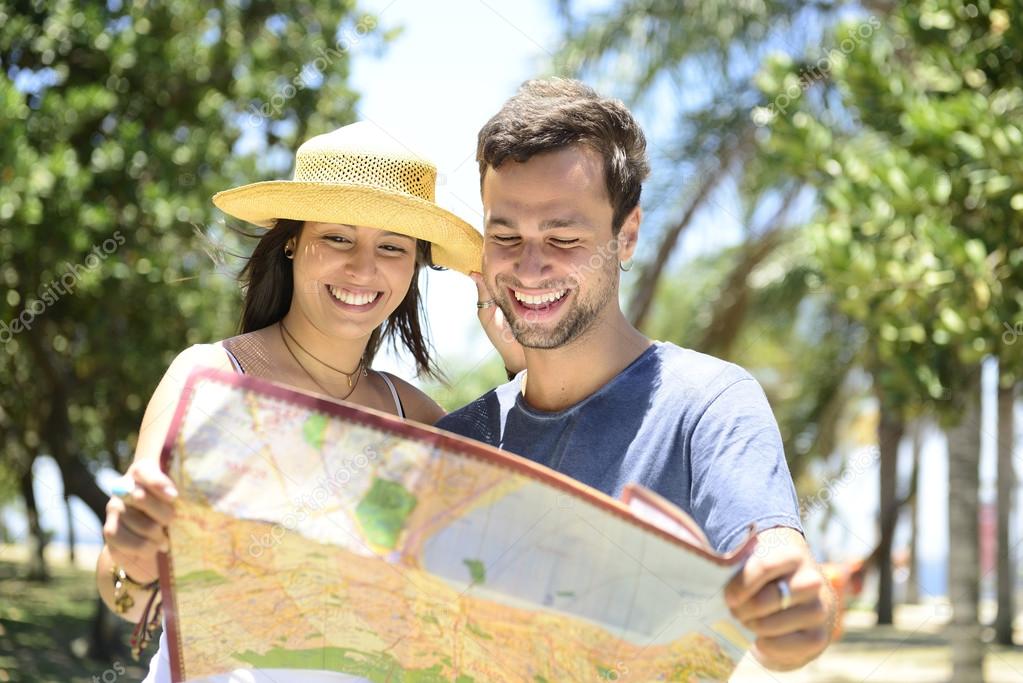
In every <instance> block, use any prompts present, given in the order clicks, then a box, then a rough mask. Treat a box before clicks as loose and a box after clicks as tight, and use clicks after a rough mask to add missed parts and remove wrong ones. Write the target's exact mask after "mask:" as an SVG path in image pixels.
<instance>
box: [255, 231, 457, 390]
mask: <svg viewBox="0 0 1023 683" xmlns="http://www.w3.org/2000/svg"><path fill="white" fill-rule="evenodd" d="M303 225H304V223H303V221H297V220H293V219H290V218H282V219H279V220H278V221H277V223H276V224H275V227H274V228H273V229H271V230H268V231H267V232H266V233H264V234H263V235H262V236H261V237H259V242H258V243H257V244H256V248H255V249H253V250H252V255H251V256H250V257H249V260H248V262H247V263H246V264H245V267H244V268H242V271H241V273H239V275H238V279H239V280H241V282H242V290H243V292H244V294H245V300H244V302H243V304H242V320H241V332H242V333H243V334H244V333H246V332H253V331H255V330H261V329H263V328H264V327H269V326H270V325H273V324H274V323H277V322H280V321H281V320H282V319H283V318H284V316H285V315H286V314H287V313H288V310H289V309H290V308H291V298H292V295H293V293H294V290H295V280H294V273H293V270H292V261H291V259H289V258H288V257H287V256H285V255H284V246H285V245H286V244H287V243H288V240H290V239H292V238H294V239H295V241H296V242H297V241H298V238H299V236H300V235H301V234H302V226H303ZM424 265H425V266H428V267H431V268H434V267H435V266H434V265H433V262H432V257H431V255H430V243H429V242H427V241H425V240H416V265H415V270H414V271H413V273H412V283H411V284H410V285H409V288H408V292H407V293H406V294H405V298H404V299H402V301H401V303H400V304H399V305H398V308H396V309H395V310H394V312H393V313H391V315H390V316H389V317H388V318H387V320H386V321H385V322H384V323H383V324H382V325H380V326H379V327H377V328H376V329H375V330H373V334H372V335H370V338H369V343H367V344H366V351H365V352H364V353H363V356H362V357H363V360H364V362H365V364H366V366H367V367H368V366H369V365H370V364H371V363H372V362H373V358H374V357H376V354H377V351H379V350H380V344H381V342H383V341H384V340H389V341H390V343H391V346H392V347H393V348H397V345H398V341H399V340H400V341H401V344H402V346H404V347H405V348H406V349H408V351H409V353H411V354H412V357H413V358H414V359H415V361H416V374H417V375H428V376H433V377H437V378H441V377H442V374H441V373H440V371H439V369H438V368H437V367H436V365H435V364H434V361H433V359H432V358H431V355H430V352H431V348H430V344H429V342H428V341H427V340H426V336H425V335H424V333H423V325H422V322H421V316H422V314H423V299H422V296H421V295H420V293H419V269H420V267H421V266H424Z"/></svg>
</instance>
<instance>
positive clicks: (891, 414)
mask: <svg viewBox="0 0 1023 683" xmlns="http://www.w3.org/2000/svg"><path fill="white" fill-rule="evenodd" d="M877 395H878V410H879V411H880V413H881V419H880V420H879V421H878V427H877V443H878V450H879V451H880V453H879V457H880V460H881V466H880V484H881V505H880V507H881V515H880V516H881V534H880V535H881V541H880V543H879V544H878V555H877V570H878V592H877V607H876V609H877V623H878V624H891V623H892V617H893V609H892V538H893V537H894V536H895V522H896V520H897V519H898V511H899V504H898V503H899V502H898V498H897V494H896V485H897V484H898V481H897V480H898V464H899V442H900V441H901V440H902V434H903V432H904V431H905V424H904V423H903V421H902V417H901V416H900V415H899V413H898V411H897V410H895V409H893V408H892V407H890V406H888V405H885V400H884V394H883V392H881V391H878V392H877Z"/></svg>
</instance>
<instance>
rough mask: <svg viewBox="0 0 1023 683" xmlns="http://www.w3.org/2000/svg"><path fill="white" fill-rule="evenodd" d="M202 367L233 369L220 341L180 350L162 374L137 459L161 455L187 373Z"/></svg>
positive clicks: (143, 427) (144, 422)
mask: <svg viewBox="0 0 1023 683" xmlns="http://www.w3.org/2000/svg"><path fill="white" fill-rule="evenodd" d="M200 367H203V368H216V369H218V370H228V371H230V370H232V367H231V361H230V360H229V359H228V357H227V354H226V353H224V349H223V348H222V347H221V346H220V344H219V343H218V344H195V345H194V346H189V347H188V348H187V349H185V350H184V351H182V352H181V353H179V354H178V355H177V357H175V358H174V361H173V362H172V363H171V364H170V367H168V368H167V371H166V372H165V373H164V374H163V378H162V379H160V383H159V385H157V387H156V390H155V391H154V392H153V395H152V396H151V397H150V399H149V404H148V405H147V406H146V412H145V415H144V416H143V417H142V425H141V426H140V428H139V440H138V444H137V445H136V447H135V460H136V461H141V460H150V459H156V458H159V455H160V449H161V447H162V445H163V439H164V436H165V435H166V434H167V429H168V428H169V427H170V423H171V418H172V417H173V415H174V408H175V406H177V404H178V399H179V398H180V397H181V392H182V390H183V389H184V388H185V383H186V382H187V381H188V376H189V375H190V374H191V372H192V370H194V369H196V368H200Z"/></svg>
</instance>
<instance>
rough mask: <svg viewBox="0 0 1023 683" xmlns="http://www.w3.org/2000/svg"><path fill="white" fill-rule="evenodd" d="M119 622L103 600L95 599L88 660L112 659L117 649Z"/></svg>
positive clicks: (107, 660)
mask: <svg viewBox="0 0 1023 683" xmlns="http://www.w3.org/2000/svg"><path fill="white" fill-rule="evenodd" d="M120 621H121V620H120V619H118V618H117V617H116V616H115V615H114V613H113V612H111V611H110V609H109V608H108V607H107V606H106V605H105V604H104V603H103V599H102V598H99V597H97V598H96V613H95V614H94V615H93V617H92V629H91V631H90V634H89V636H90V637H89V649H88V650H87V652H86V654H87V656H88V657H89V658H91V659H95V660H96V661H100V662H109V661H110V660H111V659H113V656H114V654H115V653H116V649H117V634H118V631H117V629H118V626H119V623H118V622H120Z"/></svg>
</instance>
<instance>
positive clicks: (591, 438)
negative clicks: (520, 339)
mask: <svg viewBox="0 0 1023 683" xmlns="http://www.w3.org/2000/svg"><path fill="white" fill-rule="evenodd" d="M522 377H523V375H522V373H520V374H519V376H517V377H516V378H515V379H514V380H512V381H511V382H509V383H507V384H503V385H501V386H499V387H497V388H496V389H493V390H492V391H490V392H488V393H486V394H484V395H483V396H481V397H480V398H478V399H476V400H475V401H473V402H472V403H470V404H469V405H467V406H465V407H463V408H460V409H459V410H456V411H455V412H453V413H451V414H449V415H447V416H445V417H443V418H441V420H440V421H439V422H438V423H437V426H438V427H440V428H441V429H446V430H448V431H451V432H454V433H456V434H461V435H462V436H467V437H470V438H473V439H476V440H478V441H482V442H484V443H488V444H490V445H492V446H497V447H499V448H503V449H505V450H507V451H510V452H512V453H515V454H517V455H521V456H523V457H526V458H528V459H530V460H533V461H535V462H538V463H540V464H541V465H544V466H546V467H549V468H551V469H553V470H556V471H558V472H561V473H562V474H566V475H568V476H570V477H572V478H573V479H576V480H577V481H580V482H582V483H584V484H587V485H589V486H592V487H593V488H595V489H598V490H600V491H603V492H604V493H606V494H608V495H610V496H612V497H614V498H617V497H619V495H620V494H621V492H622V489H623V488H624V486H625V485H626V484H628V483H638V484H641V485H643V486H645V487H647V488H649V489H651V490H653V491H656V492H657V493H659V494H660V495H662V496H664V497H665V498H667V499H668V500H670V501H672V502H673V503H674V504H675V505H677V506H679V507H680V508H681V509H683V510H685V511H686V512H687V513H688V514H689V515H691V516H692V517H693V519H695V520H696V522H697V523H698V524H699V525H700V526H701V527H702V528H703V530H704V532H705V533H706V534H707V538H708V539H709V540H710V542H711V544H712V545H713V546H714V548H715V549H716V550H717V551H718V552H725V551H728V550H731V549H732V548H733V547H734V546H735V545H737V544H738V542H739V541H741V540H742V538H743V537H744V535H745V533H744V532H745V530H746V527H747V526H748V525H749V524H750V523H751V522H754V523H756V525H757V529H758V530H762V529H767V528H770V527H773V526H786V527H791V528H793V529H796V530H798V531H800V532H802V525H801V523H800V519H799V503H798V501H797V499H796V491H795V487H794V486H793V484H792V477H791V476H790V475H789V469H788V465H787V463H786V462H785V454H784V452H783V450H782V443H781V435H780V434H779V433H778V424H777V422H776V421H775V419H774V415H773V414H772V412H771V407H770V405H768V403H767V397H766V396H764V392H763V390H762V389H761V388H760V385H759V384H758V383H757V381H756V380H755V379H753V377H752V376H751V375H750V374H749V373H748V372H746V371H745V370H743V369H742V368H740V367H739V366H737V365H734V364H732V363H727V362H725V361H723V360H720V359H718V358H714V357H712V356H707V355H705V354H702V353H697V352H696V351H691V350H689V349H683V348H680V347H678V346H675V345H674V344H669V343H664V342H654V343H653V345H652V346H650V348H648V349H647V350H646V351H644V352H643V354H642V355H641V356H640V357H639V358H637V359H636V360H635V361H633V362H632V364H631V365H629V366H628V367H627V368H625V369H624V370H622V372H620V373H619V374H618V375H617V376H616V377H615V378H614V379H612V380H611V381H610V382H608V383H607V384H605V385H604V386H603V387H601V388H600V389H598V390H597V391H596V392H595V393H594V394H592V395H591V396H589V397H587V398H585V399H583V400H582V401H580V402H579V403H577V404H576V405H574V406H572V407H570V408H567V409H565V410H562V411H558V412H553V413H551V412H544V411H540V410H536V409H534V408H531V407H530V406H529V405H528V404H527V403H526V402H525V400H524V399H523V397H522V392H521V386H522V384H521V383H522Z"/></svg>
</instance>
